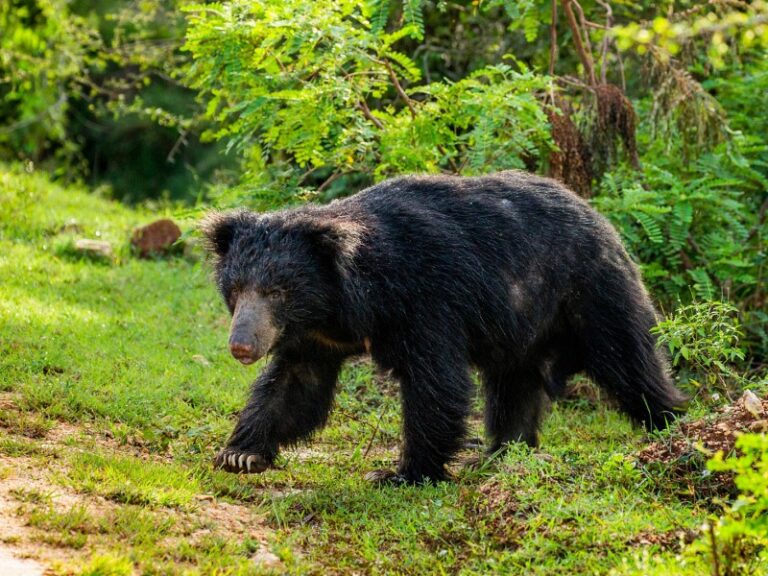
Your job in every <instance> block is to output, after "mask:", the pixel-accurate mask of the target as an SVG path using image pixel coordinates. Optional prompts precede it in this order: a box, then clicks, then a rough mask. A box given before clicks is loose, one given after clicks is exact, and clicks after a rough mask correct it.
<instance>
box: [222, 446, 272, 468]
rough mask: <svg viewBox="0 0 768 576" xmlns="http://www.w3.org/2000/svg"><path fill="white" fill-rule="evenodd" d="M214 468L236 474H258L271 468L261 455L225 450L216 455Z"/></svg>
mask: <svg viewBox="0 0 768 576" xmlns="http://www.w3.org/2000/svg"><path fill="white" fill-rule="evenodd" d="M213 466H214V468H217V469H219V470H224V471H226V472H234V473H235V474H258V473H259V472H264V470H266V469H267V468H269V462H268V461H267V459H266V458H264V457H263V456H262V455H260V454H253V453H251V452H242V451H240V450H237V449H234V448H225V449H224V450H222V451H221V452H219V453H218V454H217V455H216V458H214V460H213Z"/></svg>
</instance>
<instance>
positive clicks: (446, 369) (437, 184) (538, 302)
mask: <svg viewBox="0 0 768 576" xmlns="http://www.w3.org/2000/svg"><path fill="white" fill-rule="evenodd" d="M204 232H205V234H206V235H207V237H208V240H209V244H210V247H211V249H212V251H213V252H214V253H215V254H216V255H217V259H216V274H217V279H218V284H219V288H220V290H221V292H222V294H223V296H224V298H225V300H226V301H227V303H228V305H229V307H230V310H231V311H233V310H234V309H235V307H236V304H237V298H238V294H241V293H243V291H244V290H246V289H252V290H256V291H257V292H258V293H259V294H262V295H265V296H264V297H265V298H268V299H269V302H270V303H271V304H270V305H269V310H270V314H271V321H272V322H273V324H274V325H275V326H276V327H277V329H276V330H277V333H278V334H279V336H278V337H277V339H276V340H275V342H274V343H273V344H271V353H272V358H271V360H270V362H269V364H268V366H267V367H266V369H265V370H264V371H263V372H262V374H261V375H260V376H259V378H258V380H257V381H256V383H255V385H254V387H253V393H252V397H251V399H250V401H249V403H248V405H247V406H246V408H245V409H244V411H243V412H242V414H241V416H240V421H239V423H238V425H237V427H236V429H235V431H234V433H233V435H232V437H231V439H230V441H229V444H228V446H227V448H226V449H225V450H224V451H223V452H222V453H221V454H220V455H219V457H218V459H217V464H218V465H219V466H221V467H223V468H225V469H228V470H231V471H260V470H263V468H264V467H265V466H266V465H268V464H269V463H271V462H272V461H273V459H274V458H275V456H276V455H277V453H278V449H279V447H280V446H281V445H286V444H291V443H294V442H296V441H298V440H301V439H304V438H307V437H309V436H310V435H311V434H312V432H313V431H314V430H316V429H317V428H318V427H320V426H322V425H323V424H324V423H325V421H326V418H327V415H328V413H329V411H330V409H331V406H332V403H333V397H334V388H335V385H336V379H337V375H338V372H339V369H340V367H341V365H342V362H343V361H344V359H345V358H347V357H348V356H350V355H353V354H359V353H362V352H363V351H364V350H365V349H368V350H369V351H370V353H371V356H372V358H373V360H374V361H375V362H376V363H377V364H378V365H379V366H380V367H382V368H383V369H386V370H391V371H392V373H393V374H394V376H395V377H396V378H397V379H398V380H399V382H400V387H401V388H400V390H401V397H402V409H403V447H402V454H401V458H400V463H399V467H398V470H397V474H396V475H395V476H394V478H395V479H397V480H400V481H405V482H409V483H419V482H422V481H424V480H425V479H431V480H440V479H443V478H445V477H446V470H445V465H446V463H447V462H448V461H450V460H451V458H452V457H453V456H454V455H455V453H456V452H457V450H458V449H459V448H460V447H461V446H462V443H463V440H464V436H465V432H466V427H465V419H466V417H467V414H468V412H469V406H470V397H471V394H472V383H471V380H470V375H469V368H470V366H475V367H477V368H478V369H479V371H480V372H481V374H482V378H483V387H484V392H485V398H486V406H485V424H486V433H487V436H488V437H489V450H490V451H496V450H498V449H499V448H501V447H503V445H504V444H505V443H507V442H511V441H523V442H526V443H528V444H529V445H535V444H536V443H537V429H538V426H539V421H540V417H541V414H542V408H543V406H544V402H545V398H546V396H547V395H549V396H556V395H557V394H558V393H560V392H561V391H562V390H563V388H564V386H565V383H566V379H567V378H568V377H569V376H571V375H573V374H575V373H577V372H581V371H586V373H587V374H588V375H589V376H590V377H591V378H592V379H593V380H594V381H595V382H596V383H597V384H598V385H600V386H601V387H602V388H604V389H605V390H607V391H609V392H610V393H611V394H612V395H613V396H614V397H615V398H616V399H617V401H618V404H619V406H620V407H621V409H622V410H623V411H624V412H625V413H626V414H628V415H629V416H630V417H631V418H632V419H634V420H635V421H638V422H642V423H643V424H645V426H646V427H647V428H649V429H653V428H657V427H662V426H664V425H665V424H666V422H667V421H668V420H669V419H671V418H672V417H673V416H674V413H675V411H676V410H678V409H679V408H680V406H681V404H682V403H683V401H684V398H683V396H682V395H681V394H680V392H679V391H678V390H677V389H676V388H674V386H673V385H672V383H671V381H670V378H669V376H668V367H667V364H666V362H665V359H664V357H663V355H662V354H660V353H659V351H658V350H657V348H656V341H655V339H654V337H653V336H652V335H651V333H650V328H651V327H652V326H653V325H654V324H655V322H656V316H655V312H654V308H653V305H652V303H651V301H650V299H649V297H648V294H647V293H646V290H645V289H644V287H643V284H642V281H641V279H640V275H639V273H638V270H637V268H636V266H635V265H634V264H633V263H632V261H631V260H630V258H629V256H628V255H627V253H626V251H625V250H624V248H623V246H622V244H621V241H620V240H619V237H618V235H617V233H616V232H615V230H614V229H613V228H612V227H611V225H610V224H609V223H608V222H607V220H606V219H605V218H603V217H602V216H601V215H600V214H598V213H597V212H596V211H595V210H593V209H592V208H591V207H590V206H589V205H588V204H587V203H586V202H585V201H583V200H582V199H580V198H579V197H577V196H576V195H575V194H573V193H572V192H570V191H569V190H567V189H565V188H564V187H563V186H562V185H560V184H559V183H557V182H555V181H553V180H549V179H544V178H540V177H537V176H533V175H530V174H526V173H522V172H502V173H499V174H494V175H490V176H484V177H478V178H459V177H447V176H413V177H402V178H396V179H393V180H389V181H386V182H384V183H381V184H378V185H376V186H373V187H371V188H368V189H367V190H364V191H362V192H360V193H358V194H355V195H354V196H351V197H349V198H346V199H343V200H338V201H335V202H332V203H330V204H328V205H325V206H313V205H307V206H304V207H301V208H297V209H293V210H286V211H281V212H275V213H270V214H264V215H259V214H255V213H252V212H248V211H237V212H232V213H224V214H214V215H212V216H210V217H209V218H208V219H207V221H206V223H205V224H204ZM256 337H258V334H257V335H256ZM248 455H253V456H255V457H256V460H258V462H256V461H255V460H254V462H253V463H254V470H251V463H252V462H248V466H247V470H246V466H245V464H244V462H245V461H247V456H248ZM252 460H253V459H252Z"/></svg>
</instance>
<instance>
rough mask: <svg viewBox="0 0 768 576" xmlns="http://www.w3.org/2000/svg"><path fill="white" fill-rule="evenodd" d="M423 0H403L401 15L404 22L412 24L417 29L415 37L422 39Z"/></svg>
mask: <svg viewBox="0 0 768 576" xmlns="http://www.w3.org/2000/svg"><path fill="white" fill-rule="evenodd" d="M422 10H423V0H403V16H404V17H405V23H406V24H413V25H414V26H415V27H416V30H417V31H418V36H417V38H418V39H419V40H423V39H424V14H423V12H422Z"/></svg>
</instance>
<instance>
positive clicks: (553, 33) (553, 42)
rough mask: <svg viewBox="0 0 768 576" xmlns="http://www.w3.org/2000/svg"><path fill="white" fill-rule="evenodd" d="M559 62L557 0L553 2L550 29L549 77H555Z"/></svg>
mask: <svg viewBox="0 0 768 576" xmlns="http://www.w3.org/2000/svg"><path fill="white" fill-rule="evenodd" d="M556 61H557V0H552V24H551V25H550V27H549V75H550V76H554V75H555V62H556Z"/></svg>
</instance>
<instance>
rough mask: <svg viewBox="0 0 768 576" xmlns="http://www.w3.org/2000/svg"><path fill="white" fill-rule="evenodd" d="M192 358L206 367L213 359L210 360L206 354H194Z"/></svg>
mask: <svg viewBox="0 0 768 576" xmlns="http://www.w3.org/2000/svg"><path fill="white" fill-rule="evenodd" d="M192 360H193V361H195V362H197V363H198V364H200V365H201V366H205V367H206V368H207V367H208V366H210V365H211V361H210V360H208V358H206V357H205V356H203V355H202V354H195V355H194V356H192Z"/></svg>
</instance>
